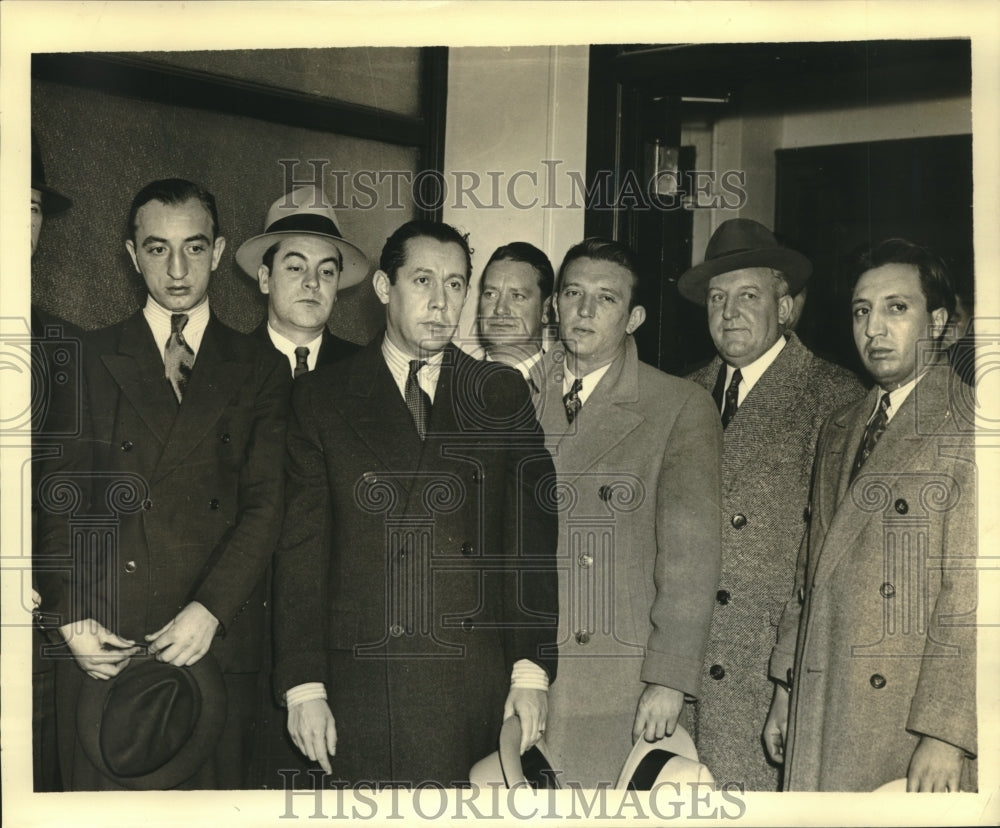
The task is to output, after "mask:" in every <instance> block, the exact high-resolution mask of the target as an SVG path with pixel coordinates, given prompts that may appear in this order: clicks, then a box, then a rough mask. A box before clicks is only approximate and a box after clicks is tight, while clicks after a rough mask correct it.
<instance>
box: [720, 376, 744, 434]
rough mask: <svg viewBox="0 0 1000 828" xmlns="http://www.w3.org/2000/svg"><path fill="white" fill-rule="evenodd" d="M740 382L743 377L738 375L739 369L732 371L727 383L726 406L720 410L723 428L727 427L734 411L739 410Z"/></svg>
mask: <svg viewBox="0 0 1000 828" xmlns="http://www.w3.org/2000/svg"><path fill="white" fill-rule="evenodd" d="M742 381H743V375H742V374H741V373H740V369H739V368H737V369H736V370H735V371H733V378H732V379H731V380H730V381H729V387H728V388H727V389H726V401H725V402H726V404H725V406H724V407H723V409H722V427H723V428H726V426H728V425H729V421H730V420H731V419H733V416H734V415H735V414H736V409H737V408H739V399H740V383H741V382H742Z"/></svg>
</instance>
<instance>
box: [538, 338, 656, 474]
mask: <svg viewBox="0 0 1000 828" xmlns="http://www.w3.org/2000/svg"><path fill="white" fill-rule="evenodd" d="M542 360H543V362H544V363H545V370H544V372H543V377H542V379H543V381H544V388H543V389H542V393H541V394H540V395H539V398H538V405H539V412H538V414H539V422H540V423H541V426H542V429H543V430H544V431H545V444H546V446H547V447H548V448H549V451H551V452H552V454H553V456H554V458H555V464H556V468H557V469H558V470H559V473H560V475H563V476H565V478H566V479H567V480H572V479H573V478H574V477H576V476H578V475H580V474H583V473H584V472H586V471H588V470H589V469H591V468H593V466H594V465H595V464H596V463H597V462H598V461H599V460H600V459H601V458H602V457H603V456H604V455H606V454H607V453H608V452H610V451H612V450H613V449H614V448H615V446H617V445H618V444H619V443H621V442H622V441H623V440H624V439H625V438H626V437H627V436H628V435H629V434H630V433H631V432H632V431H634V430H635V429H636V428H638V427H639V426H640V425H641V424H642V423H643V422H645V417H643V416H642V415H641V414H640V413H638V412H637V411H636V410H635V403H637V402H638V401H639V354H638V351H637V350H636V347H635V342H634V340H633V339H632V337H631V336H630V337H627V338H626V340H625V349H624V351H623V352H622V353H621V354H619V355H618V357H617V358H616V359H615V361H614V362H612V363H611V367H610V368H608V370H607V372H606V373H605V374H604V376H603V377H601V381H600V382H599V383H597V386H596V387H595V388H594V390H593V392H592V393H591V395H590V396H589V397H588V398H587V402H586V403H585V404H584V406H583V407H582V408H581V409H580V413H579V414H578V415H577V417H576V419H575V420H574V421H573V423H572V424H570V423H568V422H567V420H566V409H565V407H564V405H563V401H562V398H563V376H564V366H565V364H566V352H565V350H564V349H563V346H562V345H554V346H553V347H552V348H550V349H549V351H548V352H547V353H546V354H545V356H544V357H543V358H542Z"/></svg>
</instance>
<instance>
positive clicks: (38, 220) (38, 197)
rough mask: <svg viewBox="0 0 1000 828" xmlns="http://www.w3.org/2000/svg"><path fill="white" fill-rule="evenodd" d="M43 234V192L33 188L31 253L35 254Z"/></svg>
mask: <svg viewBox="0 0 1000 828" xmlns="http://www.w3.org/2000/svg"><path fill="white" fill-rule="evenodd" d="M41 234H42V193H41V190H36V189H34V188H32V190H31V255H32V256H34V255H35V249H36V248H37V247H38V237H39V236H40V235H41Z"/></svg>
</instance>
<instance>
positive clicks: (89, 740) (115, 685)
mask: <svg viewBox="0 0 1000 828" xmlns="http://www.w3.org/2000/svg"><path fill="white" fill-rule="evenodd" d="M226 707H227V699H226V687H225V684H224V682H223V679H222V672H221V670H220V669H219V665H218V662H216V660H215V658H214V657H213V656H212V654H211V653H208V654H206V655H205V656H204V657H202V658H201V659H200V660H199V661H198V662H196V663H195V664H194V665H192V666H190V667H174V666H173V665H171V664H166V663H164V662H162V661H157V660H156V659H155V658H153V657H152V656H139V657H136V658H133V659H132V662H131V663H130V664H129V666H128V667H126V668H125V669H124V670H122V672H120V673H119V674H118V675H117V676H115V677H114V678H111V679H107V680H104V681H102V680H98V679H92V678H87V679H84V682H83V687H82V689H81V691H80V697H79V699H78V701H77V709H76V729H77V736H78V738H79V740H80V744H81V746H82V748H83V751H84V753H85V754H86V755H87V758H88V759H90V761H91V762H93V763H94V766H95V767H97V768H98V770H100V771H101V772H102V773H103V774H104V775H105V776H107V777H108V778H109V779H111V780H112V781H114V782H115V783H117V784H119V785H121V786H122V787H124V788H129V789H131V790H139V791H152V790H167V789H169V788H175V787H177V786H178V785H180V784H181V783H183V782H185V781H186V780H188V779H190V778H191V777H192V776H194V774H195V773H196V772H197V771H198V769H199V768H200V767H201V766H202V765H203V764H204V762H205V760H206V759H208V757H209V756H211V755H212V752H213V751H214V750H215V746H216V744H217V742H218V740H219V736H220V735H221V734H222V728H223V725H224V724H225V723H226Z"/></svg>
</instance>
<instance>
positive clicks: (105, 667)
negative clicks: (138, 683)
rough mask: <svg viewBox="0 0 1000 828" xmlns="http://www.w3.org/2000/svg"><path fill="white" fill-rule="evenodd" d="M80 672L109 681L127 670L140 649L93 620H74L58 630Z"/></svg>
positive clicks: (132, 642)
mask: <svg viewBox="0 0 1000 828" xmlns="http://www.w3.org/2000/svg"><path fill="white" fill-rule="evenodd" d="M59 632H60V633H62V637H63V638H64V639H65V640H66V645H67V646H68V647H69V649H70V652H72V653H73V657H74V658H75V659H76V663H77V664H78V665H79V667H80V669H81V670H83V671H84V672H85V673H86V674H87V675H88V676H90V677H91V678H95V679H101V680H104V681H107V680H108V679H109V678H113V677H114V676H117V675H118V674H119V673H120V672H121V671H122V670H124V669H125V668H126V667H128V663H129V659H131V658H132V656H134V655H135V654H136V653H137V652H139V647H137V646H135V642H134V641H130V640H128V639H126V638H121V637H119V636H117V635H115V634H114V633H113V632H111V630H109V629H107V628H106V627H104V626H102V625H101V624H99V623H97V621H95V620H94V619H93V618H87V619H84V620H83V621H74V622H73V623H71V624H64V625H63V626H61V627H60V628H59Z"/></svg>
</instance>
